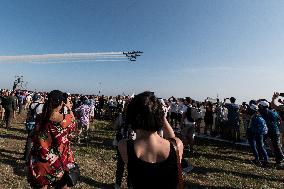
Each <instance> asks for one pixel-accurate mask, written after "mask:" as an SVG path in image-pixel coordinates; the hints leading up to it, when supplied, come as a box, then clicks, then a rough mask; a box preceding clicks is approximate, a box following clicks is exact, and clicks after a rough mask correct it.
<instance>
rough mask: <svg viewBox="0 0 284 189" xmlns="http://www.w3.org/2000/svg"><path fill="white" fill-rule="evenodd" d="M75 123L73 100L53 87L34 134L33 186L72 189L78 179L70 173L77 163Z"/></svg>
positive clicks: (30, 164)
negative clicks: (73, 147)
mask: <svg viewBox="0 0 284 189" xmlns="http://www.w3.org/2000/svg"><path fill="white" fill-rule="evenodd" d="M64 107H66V108H67V114H65V113H64V109H65V108H64ZM75 126H76V125H75V118H74V115H73V113H72V111H71V105H70V102H69V101H68V100H67V99H66V98H65V95H64V94H63V93H62V92H61V91H59V90H53V91H51V92H50V93H49V94H48V98H47V101H46V102H45V104H44V106H43V110H42V114H41V119H40V121H39V123H38V125H36V128H35V131H34V134H33V136H32V140H33V148H32V150H31V153H30V156H29V161H28V182H29V183H30V185H31V186H32V188H41V189H47V188H49V187H51V186H54V187H56V188H61V189H68V188H69V187H70V186H73V184H74V183H76V181H75V180H73V179H71V177H70V174H71V173H74V172H72V170H74V169H73V168H75V167H77V164H76V163H75V160H74V155H73V152H72V149H71V147H70V140H71V139H72V138H74V137H75ZM75 175H76V173H74V177H73V178H77V177H76V176H75Z"/></svg>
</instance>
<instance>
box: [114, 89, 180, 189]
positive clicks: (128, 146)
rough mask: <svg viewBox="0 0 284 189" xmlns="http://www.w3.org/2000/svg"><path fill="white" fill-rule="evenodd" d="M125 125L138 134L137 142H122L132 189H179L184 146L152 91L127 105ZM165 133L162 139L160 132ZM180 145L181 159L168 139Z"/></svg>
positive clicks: (121, 152)
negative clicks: (179, 174) (178, 164)
mask: <svg viewBox="0 0 284 189" xmlns="http://www.w3.org/2000/svg"><path fill="white" fill-rule="evenodd" d="M126 123H127V124H130V125H131V128H132V129H133V130H135V131H136V140H135V141H134V140H131V139H130V140H121V141H120V142H119V146H118V147H119V152H120V154H121V157H122V159H123V161H124V162H125V163H126V164H127V168H128V176H129V182H130V183H131V186H130V187H132V188H134V189H137V188H143V189H144V188H148V189H149V188H167V189H173V188H177V184H178V168H177V167H178V166H177V161H179V162H180V161H181V157H182V153H183V144H182V142H181V140H180V139H178V138H176V137H175V134H174V131H173V129H172V127H171V126H170V124H169V123H168V121H167V119H166V114H165V112H164V111H163V109H162V105H161V103H160V102H159V99H157V98H156V97H155V95H154V94H153V93H152V92H148V91H146V92H143V93H141V94H138V95H136V96H135V97H134V98H133V99H132V100H131V102H130V103H129V104H128V108H127V112H126ZM161 129H162V130H163V133H164V137H165V138H162V137H161V136H160V135H159V134H158V131H160V130H161ZM170 138H172V139H174V140H175V141H176V143H177V148H178V151H179V157H180V159H177V155H176V151H175V148H174V146H173V144H172V143H171V142H169V140H167V139H170Z"/></svg>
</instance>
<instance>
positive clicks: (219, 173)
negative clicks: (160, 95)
mask: <svg viewBox="0 0 284 189" xmlns="http://www.w3.org/2000/svg"><path fill="white" fill-rule="evenodd" d="M19 120H20V121H19V122H18V123H14V124H13V126H12V129H10V130H8V131H7V130H6V129H4V128H0V189H6V188H7V189H8V188H19V189H20V188H21V189H22V188H23V189H24V188H30V187H29V184H28V183H27V181H26V167H25V163H24V161H23V160H21V158H22V156H23V151H24V144H25V139H26V132H25V129H24V125H23V124H22V120H23V119H19ZM91 136H92V141H91V142H90V143H89V144H88V145H85V144H80V145H79V146H76V145H74V146H73V149H74V151H75V156H76V159H77V161H78V163H79V165H80V168H81V178H80V183H79V184H78V185H77V186H76V187H75V188H82V189H83V188H84V189H85V188H86V189H87V188H113V183H114V180H115V168H116V162H115V161H116V160H115V158H114V157H115V153H116V150H115V148H114V147H113V146H112V140H113V136H114V132H113V130H112V127H111V125H110V123H109V122H107V121H96V122H95V124H93V125H92V126H91ZM195 151H196V153H195V154H194V156H193V157H190V162H191V164H192V165H193V166H194V169H193V170H192V172H191V173H190V174H188V175H186V176H185V181H186V185H187V186H188V188H284V171H283V170H276V169H275V168H274V167H273V166H270V167H269V168H261V167H257V166H255V165H253V164H251V163H250V162H249V160H250V159H252V155H251V153H250V152H248V151H247V150H240V149H235V148H233V147H230V146H224V145H222V144H213V143H210V142H204V141H198V143H197V145H196V149H195ZM124 186H125V182H124Z"/></svg>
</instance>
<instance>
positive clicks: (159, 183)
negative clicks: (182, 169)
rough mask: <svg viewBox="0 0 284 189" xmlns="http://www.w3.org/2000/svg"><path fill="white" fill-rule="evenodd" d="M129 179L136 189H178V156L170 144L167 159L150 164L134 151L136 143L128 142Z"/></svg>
mask: <svg viewBox="0 0 284 189" xmlns="http://www.w3.org/2000/svg"><path fill="white" fill-rule="evenodd" d="M127 155H128V165H127V169H128V177H129V181H130V183H131V185H132V187H133V188H134V189H140V188H141V189H146V188H147V189H151V188H153V189H157V188H163V189H176V187H177V183H178V176H177V175H178V169H177V156H176V152H175V148H174V146H173V145H172V143H170V153H169V156H168V157H167V159H165V160H163V161H161V162H157V163H149V162H146V161H143V160H141V159H139V158H138V157H137V156H136V154H135V150H134V141H133V140H128V141H127Z"/></svg>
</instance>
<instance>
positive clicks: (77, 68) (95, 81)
mask: <svg viewBox="0 0 284 189" xmlns="http://www.w3.org/2000/svg"><path fill="white" fill-rule="evenodd" d="M0 23H1V27H0V44H1V45H0V56H16V55H37V54H62V53H92V52H119V51H131V50H141V51H144V54H143V55H142V56H141V57H139V59H138V60H137V62H135V63H131V62H129V61H122V62H94V61H90V62H86V61H84V62H64V63H61V64H59V63H58V64H30V63H3V62H2V63H0V88H11V87H12V83H13V79H14V76H15V75H23V76H24V78H25V80H26V81H28V82H29V83H28V89H30V90H33V89H37V90H45V91H48V90H52V89H60V90H63V91H70V92H81V93H91V94H97V93H98V91H99V90H101V91H102V93H104V94H106V95H114V94H122V93H123V92H124V93H126V94H132V93H133V92H135V93H138V92H142V91H144V90H151V91H155V93H156V94H157V95H158V96H160V97H169V96H172V95H174V96H179V97H184V96H191V97H193V98H195V99H198V100H203V99H204V98H206V97H207V96H210V97H216V95H217V94H219V96H220V97H221V98H224V97H230V96H235V97H236V98H237V99H239V101H238V102H241V101H243V100H246V101H247V100H249V99H252V98H255V99H256V98H269V99H270V98H271V95H272V93H273V92H274V91H279V92H284V85H283V83H284V77H283V76H284V75H283V66H284V53H283V49H284V1H281V0H279V1H278V0H273V1H269V0H267V1H256V0H251V1H247V0H230V1H227V0H207V1H206V0H195V1H193V0H175V1H174V0H171V1H170V0H143V1H139V0H122V1H117V0H104V1H101V0H81V1H79V0H61V1H57V0H27V1H22V0H18V1H17V0H13V1H10V0H6V1H5V0H3V1H1V6H0ZM0 59H1V58H0ZM99 83H101V85H100V84H99Z"/></svg>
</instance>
